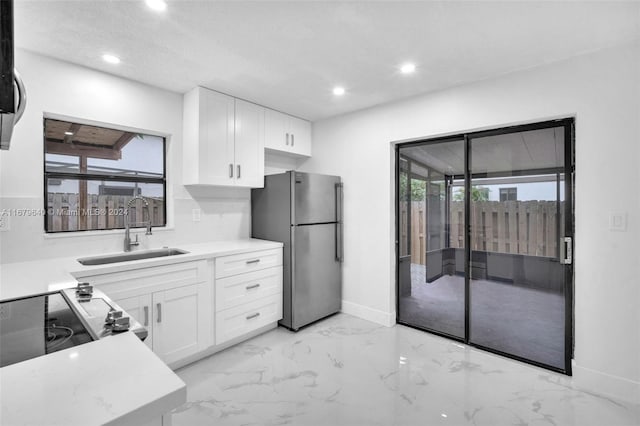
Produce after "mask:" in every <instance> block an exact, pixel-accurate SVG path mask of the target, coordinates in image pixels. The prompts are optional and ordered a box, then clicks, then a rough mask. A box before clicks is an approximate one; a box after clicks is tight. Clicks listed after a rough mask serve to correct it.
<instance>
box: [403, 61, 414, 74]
mask: <svg viewBox="0 0 640 426" xmlns="http://www.w3.org/2000/svg"><path fill="white" fill-rule="evenodd" d="M415 70H416V66H415V64H411V63H406V64H403V65H402V66H401V67H400V72H401V73H402V74H411V73H412V72H414V71H415Z"/></svg>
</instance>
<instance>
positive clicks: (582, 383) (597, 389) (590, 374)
mask: <svg viewBox="0 0 640 426" xmlns="http://www.w3.org/2000/svg"><path fill="white" fill-rule="evenodd" d="M573 385H574V386H575V388H576V389H580V390H584V391H587V392H593V393H597V394H600V395H603V396H608V397H611V398H615V399H619V400H622V401H625V402H630V403H632V404H638V403H640V382H636V381H634V380H629V379H626V378H624V377H619V376H613V375H611V374H607V373H603V372H601V371H597V370H592V369H590V368H586V367H582V366H580V365H578V364H577V363H576V362H575V361H574V362H573Z"/></svg>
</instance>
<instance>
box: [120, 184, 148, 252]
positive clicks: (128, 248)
mask: <svg viewBox="0 0 640 426" xmlns="http://www.w3.org/2000/svg"><path fill="white" fill-rule="evenodd" d="M136 200H142V202H143V203H144V206H142V218H143V219H144V208H145V207H146V208H147V219H148V220H146V221H143V222H133V223H132V222H130V221H129V209H130V208H131V204H132V203H133V202H134V201H136ZM124 213H125V216H124V251H131V247H132V246H138V245H140V242H139V241H138V235H137V234H136V240H135V241H133V242H132V241H131V236H130V228H131V225H134V226H135V225H146V227H147V232H146V234H145V235H151V212H150V211H149V203H148V202H147V200H146V199H145V198H144V197H142V196H140V195H136V196H135V197H133V198H132V199H130V200H129V202H128V203H127V207H126V208H125V210H124Z"/></svg>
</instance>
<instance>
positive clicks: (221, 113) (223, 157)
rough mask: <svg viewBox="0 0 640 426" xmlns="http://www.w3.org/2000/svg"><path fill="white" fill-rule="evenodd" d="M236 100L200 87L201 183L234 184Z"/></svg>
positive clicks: (186, 165)
mask: <svg viewBox="0 0 640 426" xmlns="http://www.w3.org/2000/svg"><path fill="white" fill-rule="evenodd" d="M234 102H235V101H234V98H232V97H230V96H226V95H223V94H221V93H217V92H213V91H211V90H206V89H201V92H200V114H201V116H200V129H199V131H200V139H199V140H200V158H199V160H198V161H200V164H199V169H200V179H201V181H200V183H204V184H209V185H233V184H234V177H235V168H234V146H235V144H234V126H235V122H234V120H235V116H234V114H235V112H234ZM184 167H189V165H188V164H185V165H184Z"/></svg>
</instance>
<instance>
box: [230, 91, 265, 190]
mask: <svg viewBox="0 0 640 426" xmlns="http://www.w3.org/2000/svg"><path fill="white" fill-rule="evenodd" d="M264 110H265V109H264V108H263V107H261V106H259V105H256V104H252V103H250V102H245V101H241V100H239V99H236V121H235V125H236V127H235V129H236V135H235V164H236V167H235V184H236V186H244V187H249V188H262V187H263V186H264Z"/></svg>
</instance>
